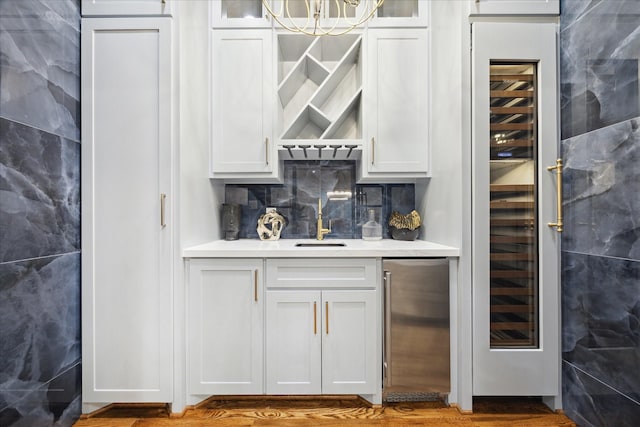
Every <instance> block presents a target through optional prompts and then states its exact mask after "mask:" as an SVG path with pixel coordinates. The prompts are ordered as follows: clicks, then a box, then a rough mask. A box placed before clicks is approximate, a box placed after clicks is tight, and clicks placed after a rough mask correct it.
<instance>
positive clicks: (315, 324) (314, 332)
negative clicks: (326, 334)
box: [313, 301, 318, 335]
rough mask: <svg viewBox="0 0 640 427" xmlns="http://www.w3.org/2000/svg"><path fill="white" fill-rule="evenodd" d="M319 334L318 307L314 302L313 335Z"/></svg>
mask: <svg viewBox="0 0 640 427" xmlns="http://www.w3.org/2000/svg"><path fill="white" fill-rule="evenodd" d="M317 334H318V307H317V306H316V302H315V301H314V302H313V335H317Z"/></svg>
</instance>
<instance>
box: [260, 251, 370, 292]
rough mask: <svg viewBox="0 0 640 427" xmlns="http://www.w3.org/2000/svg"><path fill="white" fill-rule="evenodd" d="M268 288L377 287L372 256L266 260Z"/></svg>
mask: <svg viewBox="0 0 640 427" xmlns="http://www.w3.org/2000/svg"><path fill="white" fill-rule="evenodd" d="M266 277H267V288H323V289H335V288H340V289H343V288H358V289H362V288H370V289H375V288H376V286H377V280H378V274H377V261H376V260H375V259H373V258H349V259H338V258H298V259H289V258H286V259H267V274H266Z"/></svg>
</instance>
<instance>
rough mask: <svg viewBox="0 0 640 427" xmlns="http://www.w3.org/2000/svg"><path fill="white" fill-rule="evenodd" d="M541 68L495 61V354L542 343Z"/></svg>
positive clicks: (491, 224) (491, 266)
mask: <svg viewBox="0 0 640 427" xmlns="http://www.w3.org/2000/svg"><path fill="white" fill-rule="evenodd" d="M536 65H537V64H536V63H533V62H502V61H491V62H490V63H489V82H488V83H489V141H488V143H489V158H488V159H487V161H488V162H489V183H488V184H489V286H490V291H489V304H490V328H489V339H490V347H491V348H535V347H537V345H538V332H539V323H540V322H539V315H538V314H539V313H538V298H537V297H538V284H539V277H538V274H537V273H538V244H537V239H536V234H537V229H538V215H537V210H536V194H537V188H536V187H537V185H536V180H537V179H536V173H535V172H536V170H537V165H538V161H537V154H538V153H537V145H538V144H537V142H538V134H537V132H536V128H537V124H538V120H537V115H536V89H537V85H538V79H537V75H536V69H537V66H536Z"/></svg>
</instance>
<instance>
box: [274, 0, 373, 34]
mask: <svg viewBox="0 0 640 427" xmlns="http://www.w3.org/2000/svg"><path fill="white" fill-rule="evenodd" d="M273 1H274V0H262V4H263V5H264V8H265V10H266V11H267V12H268V13H269V14H270V15H271V16H272V17H273V19H274V20H275V21H276V22H277V23H278V24H279V25H280V26H281V27H282V28H284V29H285V30H287V31H290V32H293V33H303V34H307V35H310V36H339V35H342V34H346V33H348V32H350V31H352V30H354V29H355V28H356V27H357V26H359V25H362V24H364V23H365V22H366V21H368V20H369V19H371V18H373V16H374V14H375V13H376V10H377V9H378V8H380V7H381V6H382V4H383V3H384V0H305V3H304V4H305V8H306V10H307V20H306V23H305V25H304V26H300V25H299V24H298V22H299V20H298V18H296V17H292V16H291V13H290V10H289V1H290V0H281V4H280V11H279V12H276V11H275V10H274V7H272V4H271V3H272V2H273ZM296 1H297V0H296ZM325 1H326V3H324V4H325V6H326V5H328V4H329V3H328V2H329V1H334V2H335V5H336V10H337V14H338V16H337V17H335V18H332V21H333V23H332V24H333V25H331V26H330V28H323V27H322V19H323V18H322V16H321V15H322V14H323V13H324V12H326V11H323V10H322V5H323V2H325ZM340 1H342V5H340ZM311 2H314V6H313V7H312V6H311ZM363 2H364V3H365V4H364V6H363V9H362V11H361V14H360V15H358V13H357V9H356V13H355V14H354V19H350V18H349V17H348V16H347V7H348V6H350V7H354V8H356V7H358V5H361V3H363ZM285 21H287V22H285ZM311 22H313V28H312V29H311V28H310V26H311ZM339 23H346V24H347V25H346V27H344V28H343V27H342V26H338V24H339Z"/></svg>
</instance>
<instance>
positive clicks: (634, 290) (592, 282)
mask: <svg viewBox="0 0 640 427" xmlns="http://www.w3.org/2000/svg"><path fill="white" fill-rule="evenodd" d="M562 269H563V271H562V325H563V328H562V351H563V358H564V359H565V360H567V361H568V362H570V363H572V364H574V365H575V366H577V367H578V368H580V369H582V370H583V371H585V372H587V373H589V374H590V375H592V376H593V377H595V378H597V379H598V380H600V381H602V382H604V383H605V384H608V385H609V386H610V387H613V388H615V389H616V390H618V391H619V392H621V393H624V394H625V395H626V396H628V397H631V398H633V399H636V400H637V401H639V402H640V371H639V370H638V366H640V261H630V260H623V259H617V258H608V257H601V256H590V255H583V254H576V253H570V252H563V254H562Z"/></svg>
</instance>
